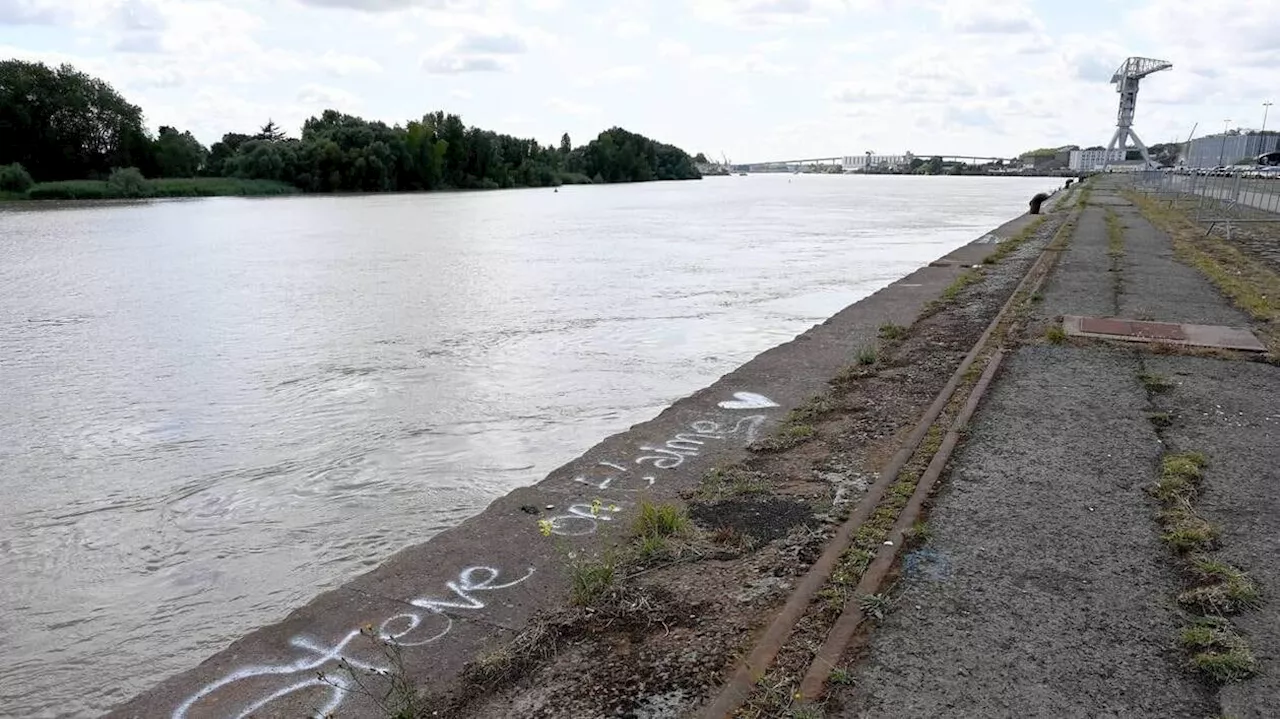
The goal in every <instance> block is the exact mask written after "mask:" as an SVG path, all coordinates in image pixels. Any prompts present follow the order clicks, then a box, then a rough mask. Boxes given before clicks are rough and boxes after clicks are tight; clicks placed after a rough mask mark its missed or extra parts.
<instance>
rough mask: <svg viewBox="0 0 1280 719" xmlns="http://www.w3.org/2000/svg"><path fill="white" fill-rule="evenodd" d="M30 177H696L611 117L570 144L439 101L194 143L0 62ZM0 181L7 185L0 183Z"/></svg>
mask: <svg viewBox="0 0 1280 719" xmlns="http://www.w3.org/2000/svg"><path fill="white" fill-rule="evenodd" d="M15 164H16V165H20V166H21V168H20V169H21V171H23V172H25V173H27V174H29V176H30V178H31V179H32V180H34V181H35V182H50V181H59V180H81V179H105V178H107V177H108V176H110V175H111V173H112V171H113V170H116V169H118V168H129V167H132V168H137V169H138V171H139V172H140V173H141V174H142V175H143V176H145V177H148V178H176V177H184V178H185V177H197V176H200V177H226V178H240V179H244V180H274V181H279V182H284V183H288V184H291V185H293V186H295V187H297V188H299V189H301V190H303V191H305V192H336V191H344V192H348V191H364V192H383V191H405V190H435V189H445V188H450V189H488V188H504V187H545V186H552V185H559V184H562V183H565V182H582V183H586V182H644V181H648V180H685V179H698V178H700V177H701V175H699V174H698V170H697V168H696V167H695V166H694V162H693V159H692V158H690V157H689V155H688V154H687V153H685V152H684V151H683V150H681V149H680V148H678V147H674V146H672V145H667V144H663V143H660V142H655V141H654V140H651V139H649V138H647V137H644V136H643V135H638V134H635V133H632V132H628V131H626V130H624V129H622V128H619V127H614V128H610V129H608V130H605V131H604V132H601V133H600V135H599V136H598V137H596V138H595V139H594V140H592V141H590V142H588V143H587V144H586V145H584V146H581V147H576V148H575V147H573V145H572V142H571V140H570V138H569V136H568V135H567V134H565V135H563V136H562V137H561V139H560V143H559V145H558V146H550V145H548V146H543V145H541V144H539V143H538V142H537V141H536V140H533V139H525V138H517V137H513V136H511V135H505V134H501V133H496V132H491V131H488V130H482V129H480V128H477V127H468V126H467V125H465V124H464V123H463V121H462V119H461V118H460V117H459V116H457V115H453V114H446V113H444V112H433V113H427V114H426V115H424V116H423V117H422V118H421V119H419V120H413V121H410V122H408V123H405V124H404V125H398V124H397V125H393V126H388V125H387V124H386V123H383V122H379V121H370V120H365V119H363V118H360V117H356V116H353V115H347V114H344V113H340V112H338V111H336V110H325V111H324V112H323V113H321V114H320V115H319V116H317V117H312V118H310V119H308V120H307V121H306V122H305V123H303V126H302V129H301V133H300V135H299V136H298V137H296V138H293V137H288V136H287V135H286V133H285V132H284V131H282V130H281V128H279V127H278V126H277V125H276V124H275V123H274V122H271V121H268V122H267V124H266V125H264V126H263V127H261V128H259V129H258V130H257V131H254V132H245V133H238V132H231V133H227V134H225V135H223V137H222V139H221V140H220V141H218V142H215V143H213V145H212V146H211V147H208V148H206V147H204V146H203V145H202V144H201V143H200V142H199V141H198V140H197V139H196V138H195V137H194V136H193V135H192V134H191V133H190V132H185V131H181V130H179V129H177V128H174V127H170V126H161V127H160V128H159V132H158V133H156V134H155V135H154V136H153V135H151V134H150V133H149V132H148V131H147V129H146V127H145V125H144V117H143V113H142V110H141V109H140V108H139V107H138V106H136V105H132V104H130V103H129V102H128V101H127V100H125V99H124V97H123V96H121V95H120V94H119V93H118V92H117V91H116V90H115V89H114V88H112V87H111V86H110V85H109V84H108V83H106V82H104V81H102V80H100V79H97V78H94V77H91V76H89V75H87V74H85V73H83V72H81V71H79V70H76V69H75V68H74V67H72V66H70V65H62V66H60V67H57V68H51V67H48V66H46V65H44V64H43V63H29V62H23V61H19V60H6V61H0V167H4V166H10V169H9V172H10V173H16V172H18V170H14V169H12V167H11V166H12V165H15ZM0 189H7V188H0Z"/></svg>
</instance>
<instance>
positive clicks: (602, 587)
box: [569, 554, 618, 607]
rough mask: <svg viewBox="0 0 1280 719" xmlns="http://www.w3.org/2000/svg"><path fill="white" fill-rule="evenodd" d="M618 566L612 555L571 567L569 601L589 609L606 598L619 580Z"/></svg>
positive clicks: (576, 563)
mask: <svg viewBox="0 0 1280 719" xmlns="http://www.w3.org/2000/svg"><path fill="white" fill-rule="evenodd" d="M617 569H618V564H617V561H616V559H615V558H614V556H613V555H612V554H606V555H605V556H603V557H601V558H599V559H597V560H594V561H580V562H574V563H572V564H570V565H569V600H570V601H571V602H572V603H573V604H575V605H577V606H579V607H589V606H591V605H592V604H594V603H595V602H596V600H597V599H599V598H600V597H602V596H604V594H605V593H606V592H608V591H609V589H610V588H612V587H613V585H614V583H615V582H616V581H617V580H618V576H617V575H618V572H617Z"/></svg>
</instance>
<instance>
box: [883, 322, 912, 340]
mask: <svg viewBox="0 0 1280 719" xmlns="http://www.w3.org/2000/svg"><path fill="white" fill-rule="evenodd" d="M877 334H878V335H879V337H880V339H882V340H900V339H902V338H903V337H906V336H907V328H906V327H903V326H902V325H895V324H893V323H892V322H889V323H887V324H883V325H880V331H879V332H878V333H877Z"/></svg>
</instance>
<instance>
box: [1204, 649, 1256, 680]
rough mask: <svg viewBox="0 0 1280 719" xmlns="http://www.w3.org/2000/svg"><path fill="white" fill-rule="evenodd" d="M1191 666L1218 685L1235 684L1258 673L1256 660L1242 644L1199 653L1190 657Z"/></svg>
mask: <svg viewBox="0 0 1280 719" xmlns="http://www.w3.org/2000/svg"><path fill="white" fill-rule="evenodd" d="M1191 666H1193V667H1195V668H1196V669H1198V670H1199V671H1200V672H1201V673H1202V674H1204V675H1205V676H1206V677H1208V678H1209V679H1211V680H1212V681H1214V682H1217V683H1219V684H1235V683H1237V682H1242V681H1244V680H1246V679H1248V678H1249V677H1251V676H1253V675H1254V674H1257V673H1258V660H1256V659H1254V657H1253V652H1252V651H1251V650H1250V649H1249V646H1248V645H1247V644H1244V643H1240V644H1237V645H1233V646H1231V647H1229V648H1226V649H1217V650H1210V651H1205V652H1200V653H1198V654H1196V655H1195V656H1193V657H1191Z"/></svg>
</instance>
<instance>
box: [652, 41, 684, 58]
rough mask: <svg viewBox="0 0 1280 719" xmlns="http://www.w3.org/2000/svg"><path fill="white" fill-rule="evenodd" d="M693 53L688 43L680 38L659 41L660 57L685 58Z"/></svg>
mask: <svg viewBox="0 0 1280 719" xmlns="http://www.w3.org/2000/svg"><path fill="white" fill-rule="evenodd" d="M692 54H693V49H692V48H690V47H689V44H688V43H685V42H680V41H679V40H662V41H661V42H659V43H658V57H662V58H685V57H689V56H690V55H692Z"/></svg>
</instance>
